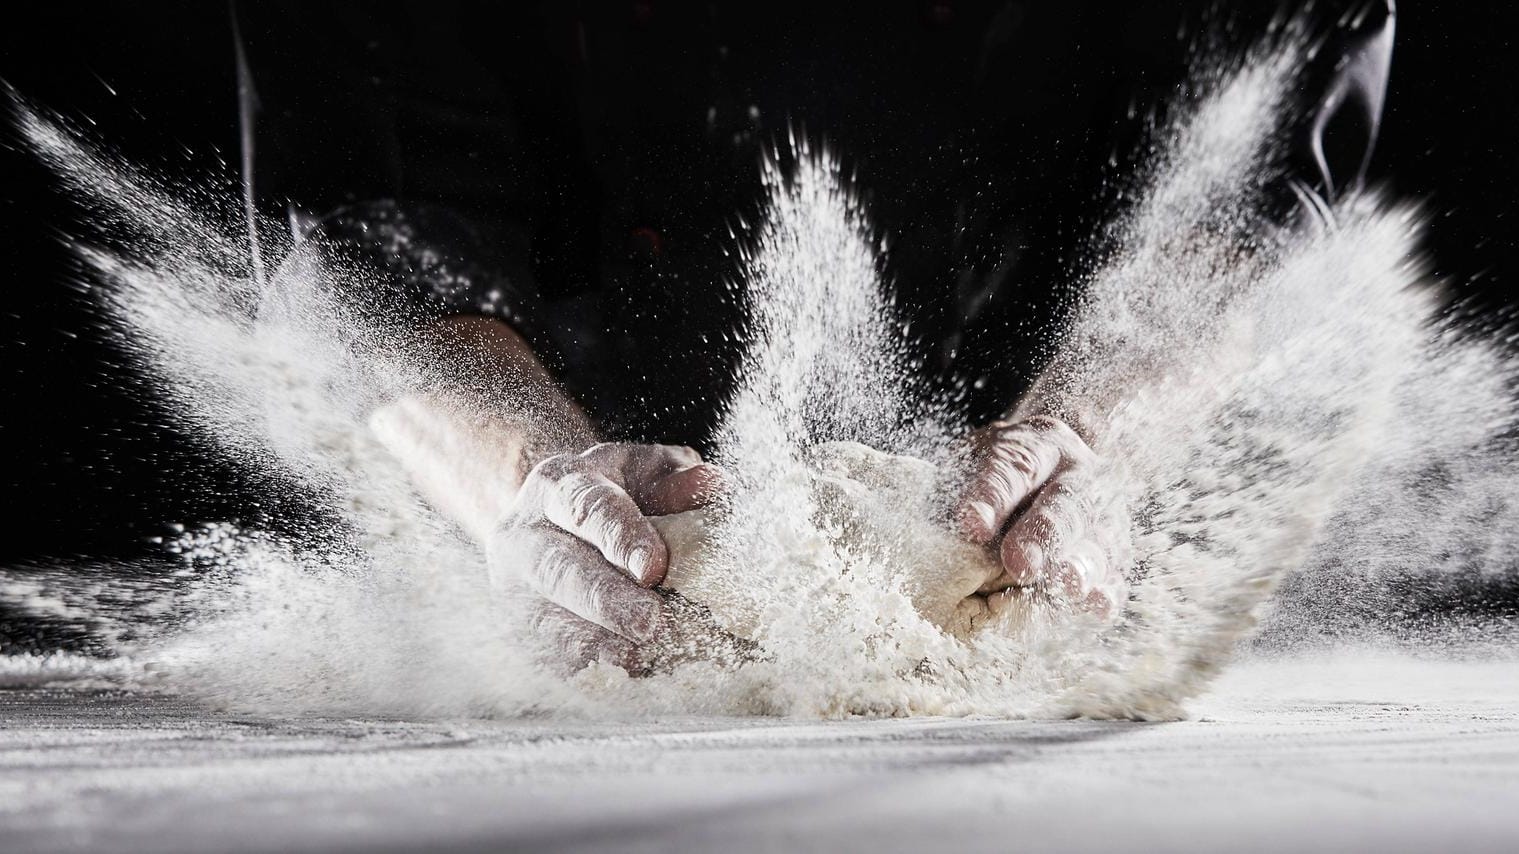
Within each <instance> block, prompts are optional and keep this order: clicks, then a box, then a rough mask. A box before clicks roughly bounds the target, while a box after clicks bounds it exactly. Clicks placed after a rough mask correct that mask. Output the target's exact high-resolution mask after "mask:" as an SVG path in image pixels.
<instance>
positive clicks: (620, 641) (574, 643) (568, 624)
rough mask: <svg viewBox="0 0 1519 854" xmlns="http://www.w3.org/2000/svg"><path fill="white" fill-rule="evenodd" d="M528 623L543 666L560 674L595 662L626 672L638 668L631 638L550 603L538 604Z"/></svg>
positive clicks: (635, 647)
mask: <svg viewBox="0 0 1519 854" xmlns="http://www.w3.org/2000/svg"><path fill="white" fill-rule="evenodd" d="M528 625H529V627H530V628H531V629H532V632H533V638H534V640H535V641H536V642H537V643H538V644H539V645H540V646H541V648H542V651H543V659H544V661H543V663H544V665H545V666H547V667H548V668H550V669H551V670H554V671H556V672H559V673H561V674H563V675H566V676H568V675H572V674H574V673H577V672H579V671H580V670H581V669H583V668H585V667H586V666H588V665H590V664H592V663H595V662H601V663H602V664H610V665H613V666H615V667H621V668H622V669H624V670H629V671H632V670H639V669H641V662H640V660H639V654H638V647H637V646H635V645H634V644H633V642H632V641H630V640H627V639H626V638H623V637H620V636H618V635H615V634H613V633H612V632H609V631H607V630H606V629H604V628H602V627H601V626H598V625H596V624H595V623H591V622H587V621H586V620H582V619H581V618H579V617H577V616H575V615H574V614H572V613H570V612H569V611H566V610H565V609H563V608H561V607H559V606H558V605H555V604H553V603H552V602H543V603H541V604H539V605H538V607H537V608H536V609H535V610H534V612H533V615H532V617H531V618H530V619H529V622H528Z"/></svg>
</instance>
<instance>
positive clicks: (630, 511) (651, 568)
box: [486, 444, 721, 672]
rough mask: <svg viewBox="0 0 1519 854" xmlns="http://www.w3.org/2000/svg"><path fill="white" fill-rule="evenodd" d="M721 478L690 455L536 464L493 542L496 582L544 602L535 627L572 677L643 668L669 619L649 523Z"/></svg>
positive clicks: (489, 548)
mask: <svg viewBox="0 0 1519 854" xmlns="http://www.w3.org/2000/svg"><path fill="white" fill-rule="evenodd" d="M720 483H721V471H720V470H719V469H718V468H717V467H715V466H712V465H708V464H706V463H703V462H702V461H701V457H700V456H698V455H697V453H696V452H695V451H693V450H691V449H690V448H683V447H676V446H671V445H629V444H601V445H596V446H594V447H592V448H590V449H589V450H587V451H584V452H583V453H579V454H568V453H567V454H558V455H555V456H552V457H548V458H547V459H544V460H543V461H542V462H540V463H538V465H537V466H535V467H534V468H533V469H532V471H531V472H529V473H528V476H527V479H526V480H525V481H524V482H523V484H522V488H521V490H520V491H519V492H518V493H517V495H516V498H515V499H514V500H513V501H512V503H511V505H510V506H509V507H508V508H507V511H506V513H505V514H504V515H503V517H502V519H501V520H500V522H499V523H498V524H497V525H496V527H495V529H494V531H493V532H492V534H491V536H490V537H489V539H488V541H487V545H486V555H487V559H488V562H489V565H490V570H491V577H492V579H493V580H494V581H496V582H498V583H499V582H502V581H507V580H509V579H520V580H521V581H524V582H526V584H527V585H528V586H529V587H530V588H531V589H532V590H534V591H536V592H537V593H538V594H539V595H540V596H542V597H543V598H544V599H545V600H546V601H544V602H542V603H540V604H539V605H538V606H537V609H536V612H535V614H534V615H533V618H532V622H531V626H532V629H533V631H534V633H535V635H536V636H537V637H538V638H539V639H541V640H543V641H544V642H545V644H546V645H547V648H548V649H549V651H550V653H551V656H552V657H554V658H556V659H557V660H558V663H559V664H562V665H564V667H566V668H567V669H569V670H570V671H572V672H573V671H574V670H578V669H580V668H581V667H583V666H585V665H586V664H589V663H591V662H593V661H602V662H606V663H608V664H614V665H617V666H619V667H624V668H627V669H629V670H636V669H639V667H640V664H641V656H640V649H639V648H640V646H642V645H646V644H648V643H649V642H650V641H653V640H654V639H655V638H656V637H657V636H658V635H659V634H660V631H661V625H662V623H663V622H664V620H665V619H666V616H665V603H664V600H663V598H662V597H660V595H659V594H658V593H655V592H654V591H653V590H651V589H649V588H652V587H653V586H654V585H656V584H658V583H659V582H660V581H661V580H663V579H664V576H665V570H666V569H667V568H668V566H669V551H668V549H667V548H666V546H665V542H664V540H662V539H660V536H659V534H658V532H657V531H655V529H654V526H653V525H652V524H650V522H649V520H648V519H647V518H646V517H647V516H662V515H666V514H669V513H680V512H684V511H686V510H691V509H694V508H696V507H699V506H702V505H703V504H706V503H708V502H709V501H710V500H711V499H712V497H713V496H714V495H715V493H716V492H717V490H718V489H719V487H720Z"/></svg>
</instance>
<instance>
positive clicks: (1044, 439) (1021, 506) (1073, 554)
mask: <svg viewBox="0 0 1519 854" xmlns="http://www.w3.org/2000/svg"><path fill="white" fill-rule="evenodd" d="M971 443H972V453H973V455H974V458H975V468H974V470H973V473H972V476H971V480H970V482H969V484H968V485H967V487H966V490H965V492H964V495H963V497H962V498H961V501H960V504H959V506H958V508H957V510H956V516H957V520H958V522H959V525H960V529H961V531H962V532H963V533H964V534H965V536H966V537H967V538H968V539H970V540H971V541H972V542H974V543H978V544H981V545H991V544H993V543H996V542H997V539H998V537H1001V544H1000V546H999V557H1000V560H1001V563H1002V568H1003V572H1002V575H1001V576H999V577H997V578H994V579H992V580H991V581H989V582H987V584H986V585H984V586H983V587H982V592H983V593H986V594H988V604H989V605H990V606H991V608H992V610H994V611H997V610H1000V608H1001V607H1002V606H1004V605H1006V603H1007V602H1008V601H1009V599H1010V598H1012V597H1018V596H1025V595H1028V594H1030V593H1033V592H1038V593H1042V594H1044V595H1047V596H1048V597H1049V598H1050V599H1052V600H1054V601H1060V602H1066V603H1069V604H1071V605H1074V606H1075V607H1077V608H1080V609H1083V610H1087V611H1090V612H1093V613H1096V614H1098V615H1100V616H1103V617H1109V616H1112V615H1114V614H1116V613H1117V612H1118V610H1119V607H1120V605H1121V604H1122V603H1123V601H1124V599H1125V597H1126V583H1125V581H1124V576H1123V571H1124V569H1125V568H1126V567H1127V566H1128V564H1129V560H1130V559H1129V554H1130V547H1129V526H1128V522H1127V519H1125V518H1123V515H1122V514H1121V513H1117V512H1115V508H1114V507H1113V505H1112V504H1111V503H1106V504H1104V505H1103V506H1100V507H1099V506H1097V505H1096V504H1095V503H1094V500H1095V498H1096V496H1095V494H1094V490H1092V489H1091V488H1090V478H1091V472H1092V470H1093V467H1094V463H1095V462H1096V459H1097V456H1096V454H1094V453H1093V452H1092V449H1091V448H1089V447H1087V444H1086V442H1084V441H1082V439H1081V437H1080V436H1077V435H1076V432H1075V431H1074V430H1072V429H1071V428H1070V427H1068V426H1067V425H1066V424H1065V423H1064V422H1062V421H1060V420H1058V419H1055V418H1050V417H1048V416H1035V417H1033V418H1028V419H1024V420H1021V421H998V422H994V423H992V424H989V425H987V426H986V427H983V428H981V429H980V430H978V431H976V432H975V434H973V435H972V437H971ZM1009 523H1011V524H1009ZM1004 531H1005V533H1004Z"/></svg>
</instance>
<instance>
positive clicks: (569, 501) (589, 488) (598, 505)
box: [564, 475, 617, 528]
mask: <svg viewBox="0 0 1519 854" xmlns="http://www.w3.org/2000/svg"><path fill="white" fill-rule="evenodd" d="M564 489H565V503H566V505H567V506H568V508H569V516H570V522H571V524H573V525H574V526H575V527H577V528H578V527H581V526H584V525H588V524H590V523H591V522H593V521H601V520H605V519H607V518H608V517H609V516H610V515H611V514H612V512H613V510H614V508H615V506H616V503H617V491H616V490H615V489H614V488H613V487H612V486H611V484H608V483H606V482H604V481H598V480H595V479H593V478H590V477H586V476H585V475H578V476H574V477H571V478H567V479H566V480H565V482H564Z"/></svg>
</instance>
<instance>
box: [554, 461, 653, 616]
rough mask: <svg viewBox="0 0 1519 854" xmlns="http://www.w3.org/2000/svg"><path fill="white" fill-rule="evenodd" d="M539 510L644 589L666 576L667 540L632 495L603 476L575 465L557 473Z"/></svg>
mask: <svg viewBox="0 0 1519 854" xmlns="http://www.w3.org/2000/svg"><path fill="white" fill-rule="evenodd" d="M543 512H544V515H545V516H546V517H547V518H548V520H549V521H550V522H553V523H554V524H555V525H558V526H559V527H560V528H563V529H564V530H566V531H568V532H570V533H571V534H574V535H575V536H576V537H579V538H580V539H582V540H585V541H586V542H588V543H590V544H591V545H593V546H595V547H596V548H597V549H598V550H599V551H600V552H601V555H602V557H605V558H606V559H607V561H608V562H610V563H611V564H612V565H613V566H615V567H618V568H619V569H622V570H624V571H626V572H627V574H628V575H630V576H632V578H633V580H634V581H636V582H638V583H639V584H641V585H643V586H644V587H653V586H654V585H656V584H658V583H659V582H660V581H662V580H664V577H665V570H666V569H667V568H668V566H669V552H668V550H667V549H666V548H665V541H664V540H662V539H660V537H659V533H658V532H657V531H655V530H654V526H653V524H651V523H650V522H649V520H648V519H646V518H644V515H643V513H642V512H641V511H640V510H639V509H638V505H637V504H635V503H634V502H633V498H632V497H631V496H629V495H628V493H627V492H625V491H623V489H622V487H620V486H618V485H617V484H615V483H613V482H612V481H611V480H608V479H607V478H606V477H605V476H604V475H601V474H599V473H597V472H594V471H586V470H584V469H579V468H571V469H567V470H565V471H562V472H557V479H556V480H555V481H554V483H553V487H552V488H551V489H549V490H548V491H547V494H546V495H545V496H544V500H543Z"/></svg>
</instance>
